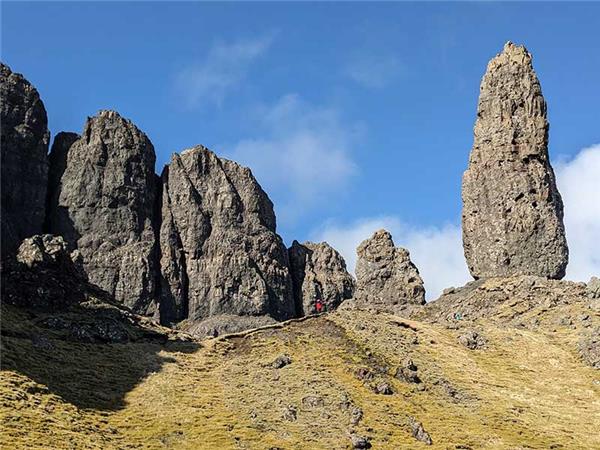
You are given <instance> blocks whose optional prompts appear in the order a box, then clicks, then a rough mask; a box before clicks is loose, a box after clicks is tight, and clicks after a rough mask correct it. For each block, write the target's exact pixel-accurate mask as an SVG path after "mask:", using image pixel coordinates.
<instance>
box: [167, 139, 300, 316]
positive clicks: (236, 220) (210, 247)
mask: <svg viewBox="0 0 600 450" xmlns="http://www.w3.org/2000/svg"><path fill="white" fill-rule="evenodd" d="M161 210H162V213H161V214H162V224H161V229H160V248H161V262H160V265H161V320H163V322H166V323H169V322H174V321H179V320H182V319H186V318H189V319H191V320H202V319H206V318H208V317H211V316H215V315H223V314H225V315H247V316H260V315H269V316H271V317H273V318H275V319H277V320H284V319H288V318H290V317H292V316H293V315H294V302H293V296H292V285H291V278H290V273H289V268H288V266H289V262H288V256H287V251H286V248H285V246H284V245H283V242H282V240H281V238H280V237H279V236H278V235H277V234H276V233H275V214H274V212H273V204H272V203H271V201H270V200H269V198H268V197H267V195H266V194H265V192H264V191H263V190H262V189H261V187H260V185H259V184H258V183H257V181H256V180H255V178H254V176H253V175H252V173H251V171H250V170H249V169H247V168H245V167H242V166H240V165H238V164H236V163H234V162H232V161H228V160H225V159H220V158H218V157H217V156H216V155H215V154H214V153H213V152H211V151H210V150H208V149H206V148H204V147H202V146H197V147H194V148H192V149H189V150H186V151H184V152H182V153H181V155H178V154H174V155H173V156H172V158H171V162H170V164H169V165H168V166H167V167H165V170H164V171H163V174H162V209H161Z"/></svg>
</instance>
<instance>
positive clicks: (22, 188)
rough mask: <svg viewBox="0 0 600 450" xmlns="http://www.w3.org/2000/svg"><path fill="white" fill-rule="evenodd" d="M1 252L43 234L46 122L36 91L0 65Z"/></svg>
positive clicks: (3, 252)
mask: <svg viewBox="0 0 600 450" xmlns="http://www.w3.org/2000/svg"><path fill="white" fill-rule="evenodd" d="M0 98H1V99H2V102H1V105H0V123H1V124H2V126H1V135H2V144H1V152H2V153H1V155H2V156H1V158H2V160H1V163H0V165H1V171H2V174H1V179H2V211H1V215H2V219H1V220H2V250H1V257H2V258H3V259H4V258H5V257H6V256H7V255H8V254H10V253H14V252H15V251H16V249H17V248H18V246H19V244H20V243H21V241H22V240H23V239H24V238H26V237H30V236H32V235H34V234H37V233H40V232H41V231H42V225H43V222H44V211H45V201H46V183H47V177H48V161H47V153H48V141H49V139H50V133H49V132H48V119H47V117H46V109H45V108H44V104H43V103H42V101H41V100H40V96H39V94H38V92H37V90H36V89H35V88H34V87H33V86H32V85H31V84H30V83H29V82H28V81H27V80H26V79H25V78H23V76H22V75H20V74H16V73H12V71H11V70H10V69H9V68H8V67H7V66H6V65H4V64H2V63H0Z"/></svg>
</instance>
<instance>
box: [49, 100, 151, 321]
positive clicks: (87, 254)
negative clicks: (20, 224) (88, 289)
mask: <svg viewBox="0 0 600 450" xmlns="http://www.w3.org/2000/svg"><path fill="white" fill-rule="evenodd" d="M155 159H156V157H155V154H154V147H153V146H152V143H151V142H150V140H149V139H148V137H146V135H145V134H144V133H142V132H141V131H140V130H139V129H138V128H137V127H136V126H135V125H134V124H133V123H131V122H130V121H129V120H126V119H124V118H122V117H121V116H120V115H119V114H117V113H116V112H113V111H101V112H100V113H98V115H97V116H95V117H92V118H88V120H87V122H86V124H85V126H84V129H83V133H82V135H81V136H80V137H77V136H76V135H74V134H71V133H69V134H63V133H61V134H60V135H59V136H57V139H56V141H55V143H54V145H53V146H52V152H51V155H50V161H51V167H50V177H49V179H50V185H49V197H48V217H47V227H48V230H49V231H50V232H51V233H53V234H57V235H61V236H63V237H64V238H65V240H66V242H67V243H68V244H69V247H70V248H71V249H78V250H79V252H80V254H81V258H82V261H83V266H84V269H85V271H86V273H87V275H88V277H89V280H90V282H92V283H94V284H96V285H97V286H99V287H100V288H102V289H104V290H105V291H107V292H108V293H109V294H110V295H112V296H113V297H114V298H115V299H116V300H117V301H118V302H121V303H123V304H125V305H126V306H129V307H131V308H132V309H133V310H134V311H136V312H138V313H142V314H151V313H153V312H155V310H156V309H157V308H156V305H155V302H154V300H155V284H156V279H155V274H156V272H155V267H154V266H155V264H154V261H155V250H156V249H155V229H154V224H153V216H154V209H155V196H156V184H155V179H156V178H155V174H154V163H155Z"/></svg>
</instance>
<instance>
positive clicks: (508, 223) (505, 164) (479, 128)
mask: <svg viewBox="0 0 600 450" xmlns="http://www.w3.org/2000/svg"><path fill="white" fill-rule="evenodd" d="M462 197H463V213H462V224H463V242H464V250H465V256H466V258H467V263H468V266H469V270H470V271H471V274H472V275H473V277H475V278H485V277H493V276H510V275H537V276H545V277H550V278H562V277H563V276H564V274H565V268H566V265H567V260H568V249H567V243H566V240H565V232H564V226H563V204H562V200H561V197H560V194H559V193H558V190H557V188H556V182H555V178H554V172H553V171H552V167H551V166H550V161H549V158H548V122H547V120H546V102H545V101H544V97H543V96H542V91H541V88H540V83H539V81H538V78H537V76H536V74H535V72H534V70H533V66H532V64H531V55H530V54H529V53H528V52H527V50H526V49H525V48H524V47H521V46H516V45H514V44H512V43H510V42H509V43H507V44H506V45H505V47H504V50H503V51H502V52H501V53H500V54H499V55H498V56H496V57H495V58H494V59H492V60H491V61H490V63H489V64H488V67H487V72H486V74H485V76H484V77H483V80H482V82H481V90H480V96H479V104H478V108H477V121H476V123H475V139H474V144H473V149H472V151H471V156H470V160H469V167H468V169H467V171H466V172H465V174H464V177H463V186H462Z"/></svg>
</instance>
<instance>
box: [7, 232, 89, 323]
mask: <svg viewBox="0 0 600 450" xmlns="http://www.w3.org/2000/svg"><path fill="white" fill-rule="evenodd" d="M77 257H78V255H77V253H76V252H74V253H73V254H70V253H69V250H68V248H67V244H66V243H65V241H64V239H63V238H62V237H60V236H52V235H50V234H45V235H34V236H32V237H30V238H26V239H24V240H23V242H22V243H21V245H20V246H19V248H18V250H17V252H16V258H11V259H9V260H7V261H6V264H5V265H4V267H3V268H2V301H3V302H6V303H8V304H12V305H16V306H20V307H27V308H33V309H38V310H45V311H50V312H57V311H61V310H64V309H65V308H68V307H69V306H70V305H73V304H76V303H78V302H80V301H81V300H82V299H83V298H84V292H85V290H86V287H87V280H86V278H85V274H84V273H83V271H82V270H81V268H80V266H79V264H78V261H77Z"/></svg>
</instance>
